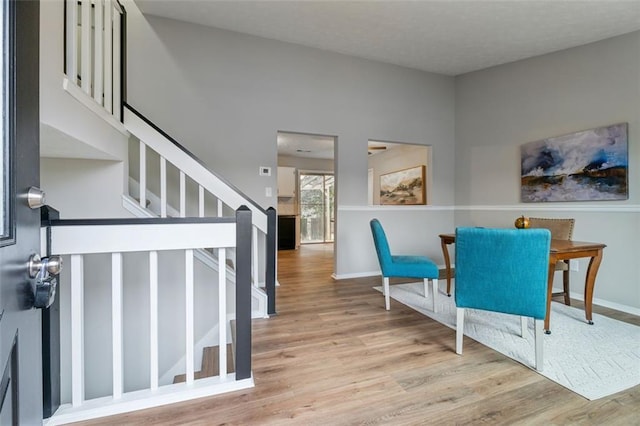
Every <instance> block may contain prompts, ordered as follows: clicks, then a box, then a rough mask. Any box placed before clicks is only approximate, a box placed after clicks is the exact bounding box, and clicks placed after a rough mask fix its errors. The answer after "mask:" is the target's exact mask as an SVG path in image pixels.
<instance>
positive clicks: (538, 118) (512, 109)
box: [455, 32, 640, 313]
mask: <svg viewBox="0 0 640 426" xmlns="http://www.w3.org/2000/svg"><path fill="white" fill-rule="evenodd" d="M639 76H640V32H635V33H631V34H628V35H625V36H621V37H616V38H612V39H608V40H604V41H601V42H597V43H593V44H589V45H585V46H581V47H577V48H573V49H569V50H565V51H561V52H557V53H553V54H549V55H544V56H540V57H536V58H532V59H528V60H523V61H518V62H515V63H511V64H507V65H502V66H499V67H494V68H489V69H486V70H482V71H478V72H474V73H469V74H465V75H462V76H458V77H457V78H456V154H455V156H456V176H455V202H456V209H457V210H456V211H457V213H456V225H458V226H460V225H481V226H513V221H514V220H515V218H516V217H518V216H520V215H522V214H524V215H526V216H547V217H574V218H576V226H575V230H574V240H583V241H598V242H603V243H605V244H607V248H606V249H605V251H604V259H603V262H602V265H601V267H600V272H599V273H598V279H597V283H596V288H595V296H594V297H595V298H596V299H599V301H600V303H604V304H608V305H610V306H613V307H623V308H625V307H626V308H625V309H626V310H629V309H627V308H628V307H631V308H633V309H635V312H636V313H640V266H639V265H640V263H638V261H637V259H638V253H639V252H640V188H639V187H638V185H637V183H638V182H639V181H640V142H639V141H638V136H637V135H638V134H639V132H640V77H639ZM620 122H628V123H629V156H630V158H629V191H630V194H629V200H628V201H617V202H601V201H600V202H580V203H577V202H571V203H567V202H565V203H543V204H529V203H527V204H523V203H520V145H522V144H524V143H527V142H531V141H535V140H539V139H543V138H546V137H551V136H558V135H563V134H567V133H572V132H575V131H579V130H585V129H590V128H594V127H598V126H603V125H607V124H614V123H620ZM586 267H587V264H586V261H580V264H579V269H580V271H579V272H577V273H575V272H574V273H573V274H572V285H571V290H572V292H575V296H578V297H581V294H582V291H583V283H584V272H585V269H586Z"/></svg>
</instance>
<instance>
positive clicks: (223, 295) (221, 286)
mask: <svg viewBox="0 0 640 426" xmlns="http://www.w3.org/2000/svg"><path fill="white" fill-rule="evenodd" d="M226 253H227V252H226V250H225V249H224V248H220V249H218V259H220V261H221V262H224V260H225V259H226V257H227V254H226ZM226 282H227V268H218V330H219V332H218V351H219V352H218V365H219V369H218V371H219V372H220V373H219V374H220V377H221V378H226V377H227V286H226Z"/></svg>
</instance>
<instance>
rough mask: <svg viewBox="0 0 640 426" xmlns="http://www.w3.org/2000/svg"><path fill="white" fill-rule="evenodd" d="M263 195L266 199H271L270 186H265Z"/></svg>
mask: <svg viewBox="0 0 640 426" xmlns="http://www.w3.org/2000/svg"><path fill="white" fill-rule="evenodd" d="M264 195H265V196H266V197H271V196H272V191H271V187H270V186H267V187H265V188H264Z"/></svg>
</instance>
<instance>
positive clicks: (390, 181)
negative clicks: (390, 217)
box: [380, 166, 427, 205]
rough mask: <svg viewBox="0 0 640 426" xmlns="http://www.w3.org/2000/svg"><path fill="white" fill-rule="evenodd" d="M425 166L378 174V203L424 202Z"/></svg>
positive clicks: (412, 203) (404, 203) (425, 198)
mask: <svg viewBox="0 0 640 426" xmlns="http://www.w3.org/2000/svg"><path fill="white" fill-rule="evenodd" d="M426 203H427V197H426V190H425V166H416V167H411V168H409V169H404V170H398V171H397V172H392V173H387V174H384V175H380V204H386V205H419V204H426Z"/></svg>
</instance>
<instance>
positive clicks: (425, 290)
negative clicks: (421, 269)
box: [422, 278, 429, 299]
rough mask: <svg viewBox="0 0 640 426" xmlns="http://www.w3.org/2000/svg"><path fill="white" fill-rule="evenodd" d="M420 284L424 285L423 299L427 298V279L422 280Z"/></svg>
mask: <svg viewBox="0 0 640 426" xmlns="http://www.w3.org/2000/svg"><path fill="white" fill-rule="evenodd" d="M422 282H423V283H424V298H425V299H426V298H427V297H429V279H428V278H423V279H422Z"/></svg>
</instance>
